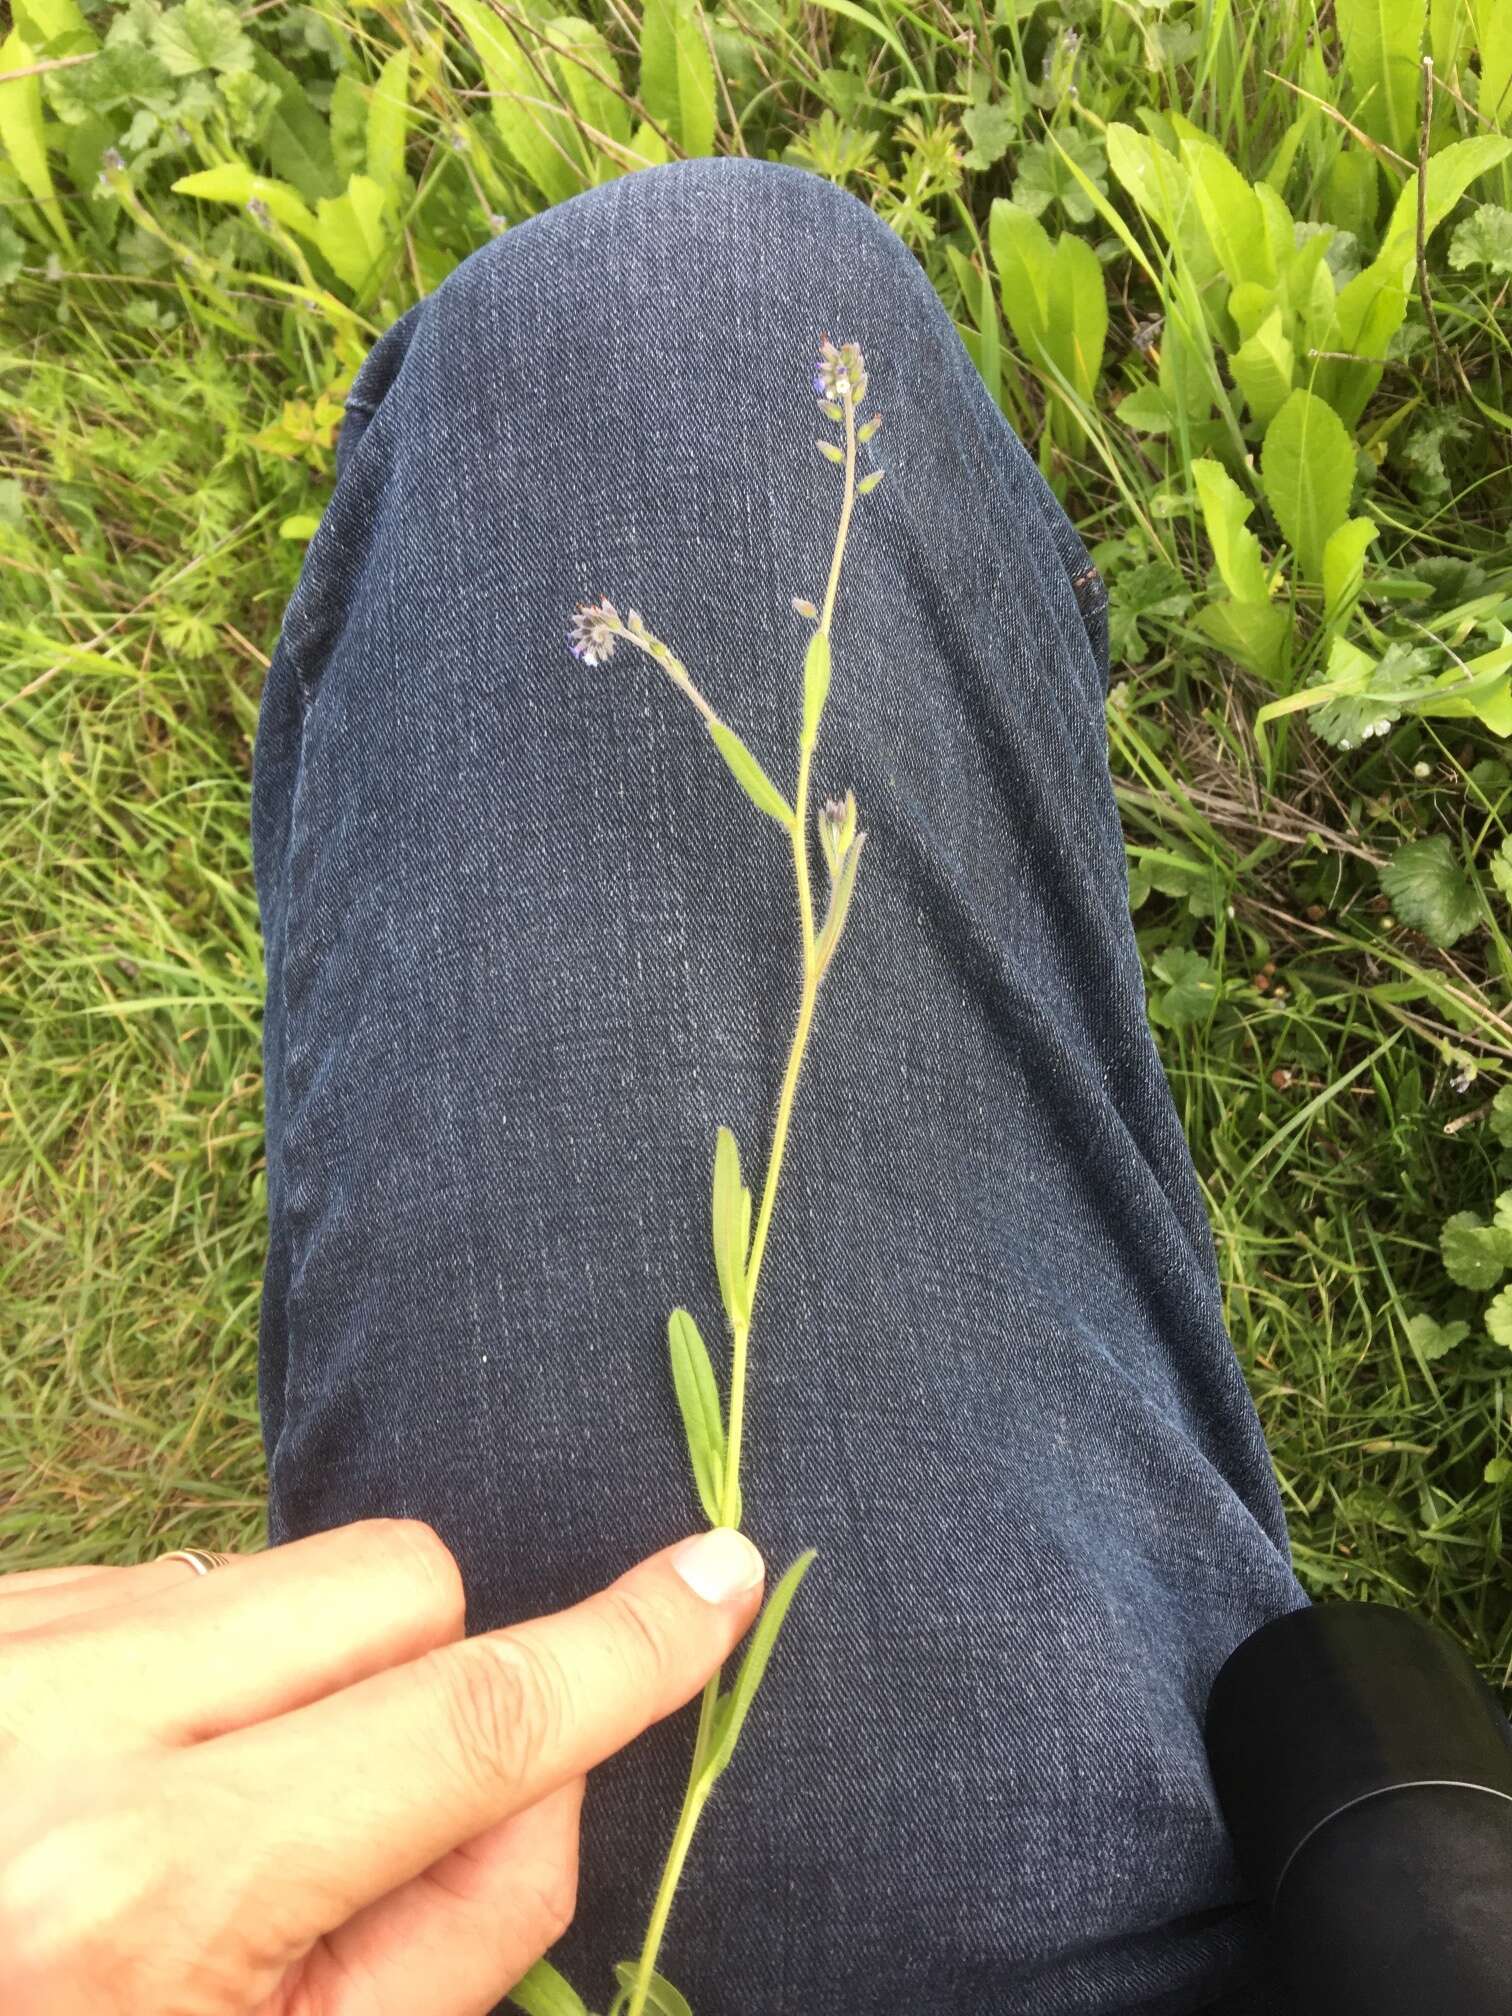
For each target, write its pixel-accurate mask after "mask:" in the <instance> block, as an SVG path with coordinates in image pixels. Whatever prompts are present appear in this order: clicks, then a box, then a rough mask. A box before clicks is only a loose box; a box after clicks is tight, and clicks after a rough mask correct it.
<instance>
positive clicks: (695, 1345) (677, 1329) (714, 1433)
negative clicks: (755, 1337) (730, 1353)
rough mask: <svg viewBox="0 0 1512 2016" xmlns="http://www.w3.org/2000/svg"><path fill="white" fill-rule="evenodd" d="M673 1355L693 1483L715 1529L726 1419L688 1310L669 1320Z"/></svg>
mask: <svg viewBox="0 0 1512 2016" xmlns="http://www.w3.org/2000/svg"><path fill="white" fill-rule="evenodd" d="M667 1353H668V1356H669V1357H670V1359H671V1361H672V1385H673V1388H674V1390H675V1391H676V1394H677V1405H678V1408H679V1410H680V1411H681V1413H682V1421H683V1433H684V1434H685V1436H686V1437H687V1442H688V1457H689V1460H690V1462H691V1463H692V1465H693V1482H694V1483H695V1484H696V1485H697V1487H698V1497H699V1502H700V1503H701V1504H702V1506H703V1509H704V1511H705V1513H706V1514H707V1515H708V1520H709V1524H710V1525H711V1526H717V1525H718V1524H719V1521H720V1499H721V1498H722V1497H723V1495H724V1473H725V1430H724V1418H723V1416H722V1414H721V1413H720V1408H719V1388H718V1387H717V1385H716V1384H715V1381H714V1367H713V1365H712V1363H711V1362H710V1359H709V1353H708V1347H707V1346H706V1345H705V1343H704V1340H703V1337H702V1335H701V1334H700V1332H699V1328H698V1325H697V1324H696V1323H695V1322H694V1320H693V1318H692V1316H691V1315H690V1314H689V1313H688V1311H687V1310H686V1309H674V1310H673V1311H672V1314H671V1315H670V1316H669V1317H668V1318H667Z"/></svg>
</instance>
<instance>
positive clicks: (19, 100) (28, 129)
mask: <svg viewBox="0 0 1512 2016" xmlns="http://www.w3.org/2000/svg"><path fill="white" fill-rule="evenodd" d="M37 60H38V57H37V52H36V51H35V50H34V49H32V48H31V47H30V46H29V45H28V44H27V43H25V42H23V41H22V39H21V37H20V35H19V34H17V33H16V31H15V30H14V29H13V30H12V31H11V33H10V34H9V35H7V36H6V38H5V40H4V42H3V43H0V70H5V71H9V70H25V69H27V68H28V67H29V66H30V65H31V64H33V63H35V62H36V61H37ZM0 147H3V148H4V150H5V152H6V153H7V154H8V155H9V156H10V161H11V166H12V167H13V168H14V169H15V171H16V173H17V174H18V175H19V176H20V178H21V180H22V182H23V183H24V184H25V185H26V188H27V190H28V191H29V192H30V194H31V195H32V196H33V197H35V199H36V201H37V203H38V204H39V205H40V206H41V209H42V212H43V214H44V215H45V216H46V218H47V221H48V223H49V224H50V225H51V226H52V228H53V230H54V231H55V232H56V233H57V235H58V238H59V241H60V242H61V243H62V244H64V245H66V246H68V247H69V248H70V249H71V248H72V246H73V242H74V241H73V236H72V234H71V233H70V231H69V228H68V224H67V222H66V220H65V218H64V215H63V210H62V206H61V205H60V204H59V202H58V197H57V191H56V189H55V187H54V185H53V178H52V169H51V168H50V167H49V166H48V161H47V140H46V137H45V134H44V132H43V125H42V81H41V79H40V78H39V77H13V78H12V79H11V81H10V82H9V83H8V84H0Z"/></svg>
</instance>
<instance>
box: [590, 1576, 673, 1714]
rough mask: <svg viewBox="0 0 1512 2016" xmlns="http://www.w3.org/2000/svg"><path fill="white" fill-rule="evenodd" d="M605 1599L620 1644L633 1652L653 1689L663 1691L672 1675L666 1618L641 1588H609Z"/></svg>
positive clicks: (638, 1665) (633, 1656) (631, 1654)
mask: <svg viewBox="0 0 1512 2016" xmlns="http://www.w3.org/2000/svg"><path fill="white" fill-rule="evenodd" d="M604 1598H605V1603H606V1605H607V1608H608V1613H609V1619H610V1623H611V1625H612V1627H613V1629H614V1634H615V1641H616V1644H618V1645H621V1646H623V1647H625V1648H626V1650H627V1651H629V1653H630V1656H631V1657H632V1658H633V1659H634V1660H635V1663H636V1665H637V1667H638V1669H639V1671H640V1673H641V1674H642V1675H643V1676H644V1678H645V1680H646V1682H647V1684H648V1686H649V1687H650V1689H651V1690H652V1691H659V1690H660V1688H661V1686H662V1683H663V1682H664V1681H665V1680H666V1679H667V1678H668V1640H667V1630H666V1622H665V1619H664V1618H663V1617H662V1616H661V1615H660V1614H659V1612H658V1611H657V1609H656V1606H655V1604H654V1603H652V1602H650V1601H649V1600H648V1599H647V1597H646V1596H645V1594H644V1593H643V1592H642V1591H641V1590H639V1589H607V1590H605V1592H604Z"/></svg>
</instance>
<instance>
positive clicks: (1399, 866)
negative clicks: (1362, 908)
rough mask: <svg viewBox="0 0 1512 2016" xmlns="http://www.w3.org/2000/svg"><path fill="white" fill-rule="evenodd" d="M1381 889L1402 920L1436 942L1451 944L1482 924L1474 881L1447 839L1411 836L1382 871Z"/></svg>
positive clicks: (1440, 835) (1438, 835)
mask: <svg viewBox="0 0 1512 2016" xmlns="http://www.w3.org/2000/svg"><path fill="white" fill-rule="evenodd" d="M1381 887H1382V888H1383V889H1384V890H1385V892H1386V894H1387V896H1388V897H1389V898H1390V901H1391V907H1392V909H1393V910H1394V911H1395V912H1396V914H1397V915H1398V917H1400V918H1401V919H1402V921H1403V923H1405V924H1410V925H1411V926H1412V928H1413V929H1414V930H1415V931H1421V932H1422V934H1423V936H1424V937H1425V938H1430V939H1432V941H1433V943H1434V944H1435V945H1444V946H1448V945H1452V944H1454V942H1455V941H1456V939H1459V938H1463V937H1464V935H1465V933H1466V932H1467V931H1469V930H1472V929H1473V928H1474V926H1475V925H1476V924H1478V923H1479V922H1480V914H1481V913H1480V902H1479V899H1478V898H1477V895H1476V890H1475V884H1474V883H1473V882H1472V881H1471V879H1470V877H1469V876H1468V875H1467V874H1466V872H1465V866H1464V863H1463V862H1462V861H1461V859H1460V857H1459V855H1458V853H1457V852H1456V851H1455V849H1454V848H1453V847H1451V846H1450V844H1449V841H1448V839H1447V837H1446V836H1445V835H1444V834H1442V833H1439V834H1435V836H1434V837H1433V839H1431V840H1410V841H1409V842H1408V843H1407V845H1406V846H1405V847H1398V849H1397V850H1396V852H1395V853H1394V854H1393V855H1392V857H1391V859H1390V860H1389V861H1388V862H1387V863H1386V864H1385V866H1384V867H1383V868H1382V869H1381Z"/></svg>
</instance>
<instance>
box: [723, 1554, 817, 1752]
mask: <svg viewBox="0 0 1512 2016" xmlns="http://www.w3.org/2000/svg"><path fill="white" fill-rule="evenodd" d="M814 1556H815V1549H814V1548H812V1547H809V1548H807V1549H806V1550H805V1551H804V1552H803V1553H802V1554H800V1555H799V1556H798V1559H797V1560H796V1561H795V1562H794V1563H793V1565H792V1567H791V1568H789V1570H788V1571H787V1573H786V1574H785V1575H784V1576H783V1578H782V1580H781V1581H780V1582H779V1583H778V1584H777V1587H776V1588H775V1589H774V1590H773V1591H772V1593H771V1595H770V1596H769V1597H768V1598H767V1601H766V1606H765V1608H764V1609H763V1610H762V1613H761V1615H760V1617H758V1618H757V1620H756V1628H755V1630H754V1631H753V1632H752V1633H751V1642H750V1644H749V1645H748V1646H747V1648H746V1655H745V1658H744V1659H743V1660H742V1661H741V1665H740V1672H739V1673H738V1674H737V1675H736V1678H735V1684H734V1686H733V1687H731V1688H730V1690H729V1691H728V1693H725V1694H722V1695H721V1696H720V1698H719V1704H718V1706H717V1707H716V1708H715V1710H714V1720H713V1727H712V1729H711V1731H710V1735H709V1754H708V1757H707V1758H706V1760H705V1762H704V1768H703V1781H702V1782H705V1783H709V1784H712V1783H713V1781H714V1780H715V1779H716V1778H717V1777H718V1776H719V1775H720V1773H721V1772H722V1771H723V1770H724V1769H725V1767H726V1765H727V1764H728V1763H729V1761H730V1759H731V1757H732V1756H733V1755H734V1752H735V1745H736V1744H737V1743H738V1742H739V1740H740V1732H741V1730H742V1729H743V1728H744V1726H745V1719H746V1716H747V1715H748V1714H749V1713H750V1712H751V1703H752V1702H753V1701H754V1700H755V1698H756V1690H757V1688H758V1687H759V1686H760V1685H761V1682H762V1677H763V1675H764V1674H765V1673H766V1669H767V1661H768V1660H769V1659H770V1658H771V1656H772V1648H773V1647H774V1646H775V1645H776V1643H777V1634H778V1632H779V1631H780V1630H781V1629H782V1625H783V1620H784V1619H785V1618H786V1616H787V1613H788V1608H789V1606H790V1605H791V1603H792V1600H793V1598H794V1597H795V1596H796V1595H797V1593H798V1585H799V1583H800V1582H801V1581H802V1580H803V1578H804V1576H805V1574H807V1572H808V1569H809V1565H810V1563H811V1562H812V1561H813V1559H814Z"/></svg>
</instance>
